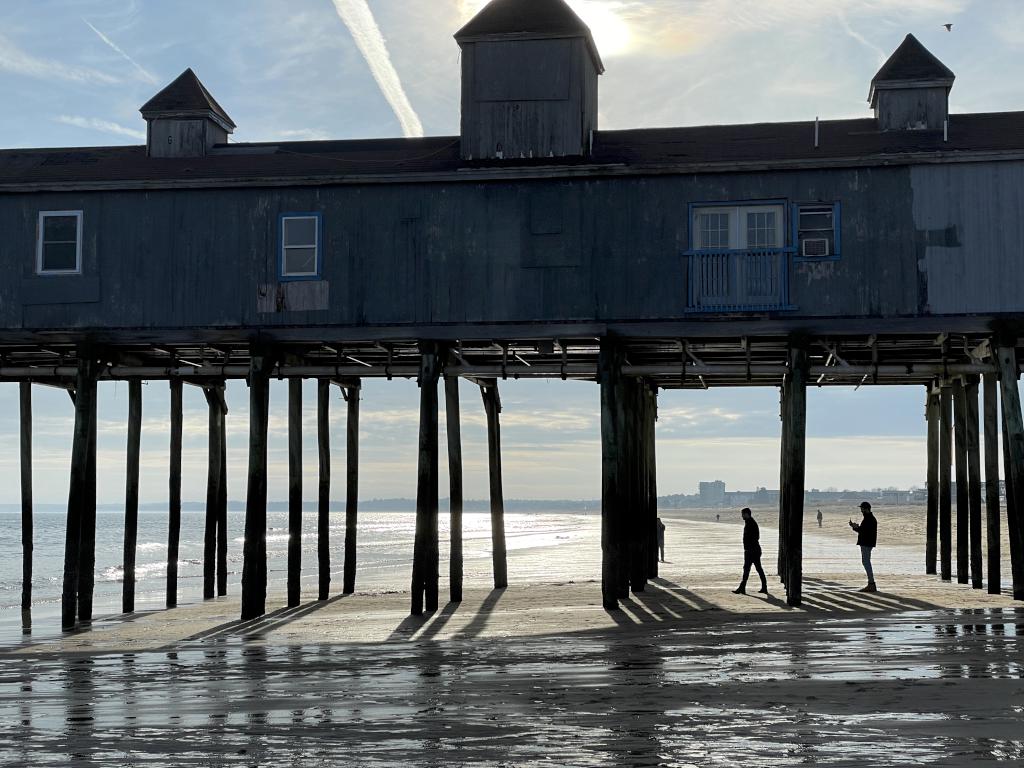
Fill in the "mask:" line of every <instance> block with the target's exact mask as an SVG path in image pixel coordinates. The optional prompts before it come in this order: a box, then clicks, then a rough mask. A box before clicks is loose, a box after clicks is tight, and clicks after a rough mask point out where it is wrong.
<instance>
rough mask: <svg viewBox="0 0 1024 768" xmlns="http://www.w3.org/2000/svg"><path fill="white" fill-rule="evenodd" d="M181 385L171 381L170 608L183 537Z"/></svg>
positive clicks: (174, 600)
mask: <svg viewBox="0 0 1024 768" xmlns="http://www.w3.org/2000/svg"><path fill="white" fill-rule="evenodd" d="M181 394H182V383H181V380H180V379H172V380H171V448H170V470H169V472H168V494H167V498H168V514H167V607H168V608H174V607H175V606H176V605H177V604H178V543H179V540H180V537H181V433H182V413H181Z"/></svg>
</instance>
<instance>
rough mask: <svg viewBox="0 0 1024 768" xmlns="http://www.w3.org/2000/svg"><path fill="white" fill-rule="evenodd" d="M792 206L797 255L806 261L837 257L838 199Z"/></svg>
mask: <svg viewBox="0 0 1024 768" xmlns="http://www.w3.org/2000/svg"><path fill="white" fill-rule="evenodd" d="M794 209H795V210H794V216H793V218H794V220H795V221H794V222H793V228H794V230H795V231H796V254H797V257H798V258H800V259H805V260H807V261H817V260H829V259H832V260H834V259H838V258H839V254H840V238H839V223H840V222H839V210H840V209H839V203H800V204H798V205H796V206H794Z"/></svg>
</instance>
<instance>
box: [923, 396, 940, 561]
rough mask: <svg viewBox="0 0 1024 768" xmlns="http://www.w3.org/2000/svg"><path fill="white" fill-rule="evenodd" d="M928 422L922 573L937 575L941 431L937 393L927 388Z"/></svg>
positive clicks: (926, 410)
mask: <svg viewBox="0 0 1024 768" xmlns="http://www.w3.org/2000/svg"><path fill="white" fill-rule="evenodd" d="M926 391H927V405H926V408H925V412H926V417H927V420H928V482H927V485H928V514H927V521H926V524H925V554H924V572H925V573H926V574H929V575H934V574H936V573H938V568H937V567H936V559H937V558H938V554H939V432H940V430H941V429H942V427H941V425H940V418H939V410H940V408H939V393H938V391H937V390H935V389H933V388H932V387H930V386H929V387H928V388H927V390H926Z"/></svg>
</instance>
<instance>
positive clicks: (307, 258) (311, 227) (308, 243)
mask: <svg viewBox="0 0 1024 768" xmlns="http://www.w3.org/2000/svg"><path fill="white" fill-rule="evenodd" d="M280 231H281V237H280V253H279V254H278V270H277V272H278V277H279V278H280V279H281V280H283V281H288V280H319V279H320V277H321V275H322V274H323V255H324V249H323V217H322V215H321V214H319V213H283V214H281V219H280Z"/></svg>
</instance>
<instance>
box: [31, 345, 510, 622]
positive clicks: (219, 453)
mask: <svg viewBox="0 0 1024 768" xmlns="http://www.w3.org/2000/svg"><path fill="white" fill-rule="evenodd" d="M444 354H445V350H444V349H443V348H442V347H441V346H439V345H436V344H425V345H423V349H422V355H421V359H422V364H421V375H420V382H419V383H420V415H421V420H420V437H419V448H420V450H419V457H418V469H417V471H418V485H417V509H416V538H415V547H414V554H413V569H412V597H411V606H410V608H411V611H412V613H414V614H419V613H422V612H423V611H424V609H426V610H428V611H433V610H436V609H437V603H438V581H439V572H438V571H439V569H438V565H439V563H438V551H439V547H438V496H439V494H438V450H437V448H438V382H439V379H440V378H441V377H442V372H441V368H442V359H443V355H444ZM277 366H278V357H277V355H275V354H274V353H273V352H272V351H269V350H263V349H254V350H253V355H252V365H251V372H250V376H249V382H248V383H249V408H250V419H249V463H248V477H247V481H248V485H247V495H246V513H245V535H244V544H243V570H242V585H241V586H242V609H241V618H242V619H243V620H246V619H253V618H257V617H259V616H262V615H264V614H265V613H266V604H267V548H266V534H267V433H268V426H269V402H270V380H271V376H272V374H273V373H274V371H275V370H277ZM100 371H101V364H100V363H99V362H98V361H97V359H96V356H95V355H94V354H89V353H86V354H83V355H81V356H80V362H79V365H78V375H77V378H76V380H75V382H74V385H73V386H71V387H69V390H68V391H69V393H70V394H71V397H72V400H73V402H74V407H75V427H74V433H73V438H72V440H73V444H72V454H71V475H70V483H69V489H68V515H67V528H66V538H65V556H64V578H63V591H62V602H61V624H62V626H63V628H65V629H73V628H74V627H76V626H78V625H79V624H87V623H89V622H91V621H92V618H93V591H94V578H95V577H94V571H95V562H96V533H97V531H96V473H97V466H96V414H97V380H98V376H99V373H100ZM443 378H444V383H445V401H446V418H447V432H448V458H449V478H450V498H451V541H450V544H451V561H450V569H449V584H450V595H449V598H450V600H451V601H452V602H459V601H461V600H462V586H463V556H462V511H463V510H462V507H463V493H462V442H461V429H460V407H459V388H458V379H457V378H455V377H453V376H444V377H443ZM475 381H476V383H477V384H478V385H479V387H480V390H481V395H482V399H483V404H484V409H485V412H486V415H487V428H488V458H489V471H490V493H491V531H492V551H493V568H494V585H495V587H496V588H503V587H505V586H507V583H508V576H507V564H506V546H505V527H504V503H503V490H502V473H501V443H500V416H499V414H500V412H501V400H500V397H499V393H498V383H497V380H495V379H477V380H475ZM332 384H335V385H337V386H338V387H339V388H340V389H341V390H342V393H343V395H344V397H345V400H346V401H347V406H348V409H347V425H346V432H347V435H346V437H347V454H346V459H347V477H346V506H345V541H344V564H343V585H342V593H343V594H351V593H352V592H354V591H355V583H356V562H357V560H356V552H357V533H358V498H359V496H358V494H359V400H360V390H361V381H360V380H359V379H340V380H332V379H319V380H318V381H317V442H318V453H319V456H318V459H319V477H318V488H317V512H318V514H317V565H318V577H319V590H318V597H319V599H320V600H326V599H328V598H329V597H330V589H331V555H330V540H329V529H330V517H329V508H330V499H331V452H330V424H329V400H330V397H329V396H330V388H331V385H332ZM198 385H199V386H201V387H202V389H203V391H204V393H205V396H206V400H207V405H208V414H209V417H208V418H209V424H208V427H209V451H208V473H207V493H206V518H205V531H204V552H203V597H204V599H212V598H213V597H215V596H224V595H226V594H227V590H228V568H227V541H228V539H227V506H228V505H227V440H226V437H227V431H226V416H227V413H228V409H227V403H226V400H225V383H224V382H223V381H215V382H209V381H204V382H201V383H199V384H198ZM20 386H21V388H20V415H21V497H22V547H23V574H22V575H23V586H22V610H23V612H24V614H25V615H26V616H28V615H29V612H30V611H31V605H32V571H33V564H32V556H33V514H32V507H33V499H32V390H31V386H32V385H31V382H29V381H24V382H22V383H21V385H20ZM182 389H183V382H182V380H180V379H172V380H171V381H170V395H171V403H170V411H171V414H170V415H171V419H170V461H169V487H168V500H169V503H168V512H169V514H168V552H167V581H166V605H167V607H168V608H172V607H175V606H176V605H177V600H178V570H177V569H178V547H179V538H180V528H181V502H182V499H181V486H182V480H181V462H182V431H183V413H182ZM128 395H129V397H128V429H127V461H126V488H125V530H124V550H123V570H124V582H123V589H122V610H123V611H124V612H125V613H131V612H133V611H134V610H135V586H136V578H135V573H136V569H135V563H136V539H137V533H138V509H139V457H140V448H141V434H142V381H141V380H139V379H131V380H129V381H128ZM288 455H289V473H288V529H289V538H288V582H287V596H288V605H289V607H293V606H297V605H299V603H300V600H301V591H300V578H301V573H302V562H301V557H302V503H303V492H302V380H301V379H298V378H291V379H289V383H288Z"/></svg>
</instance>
